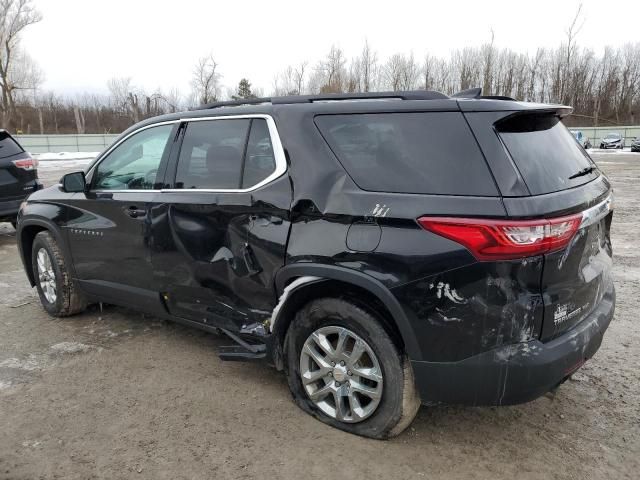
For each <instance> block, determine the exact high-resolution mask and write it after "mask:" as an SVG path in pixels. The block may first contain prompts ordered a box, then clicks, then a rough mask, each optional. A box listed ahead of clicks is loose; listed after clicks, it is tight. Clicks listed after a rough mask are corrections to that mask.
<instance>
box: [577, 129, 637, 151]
mask: <svg viewBox="0 0 640 480" xmlns="http://www.w3.org/2000/svg"><path fill="white" fill-rule="evenodd" d="M569 130H572V131H580V132H582V135H583V136H584V137H588V138H589V141H590V142H591V145H592V146H593V148H598V147H599V146H600V142H601V141H602V139H603V138H604V136H605V135H606V134H607V133H619V134H620V135H621V136H622V138H623V139H624V146H625V147H630V146H631V140H633V139H634V138H638V137H640V126H622V127H570V128H569Z"/></svg>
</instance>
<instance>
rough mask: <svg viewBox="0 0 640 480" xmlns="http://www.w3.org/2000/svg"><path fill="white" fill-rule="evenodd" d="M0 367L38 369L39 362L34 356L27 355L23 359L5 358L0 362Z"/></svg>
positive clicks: (29, 370)
mask: <svg viewBox="0 0 640 480" xmlns="http://www.w3.org/2000/svg"><path fill="white" fill-rule="evenodd" d="M0 368H15V369H16V370H26V371H28V372H31V371H33V370H38V369H39V368H40V363H39V362H38V360H37V359H36V358H35V357H34V356H32V355H29V358H26V359H24V360H20V359H19V358H15V357H13V358H7V359H6V360H3V361H2V362H0Z"/></svg>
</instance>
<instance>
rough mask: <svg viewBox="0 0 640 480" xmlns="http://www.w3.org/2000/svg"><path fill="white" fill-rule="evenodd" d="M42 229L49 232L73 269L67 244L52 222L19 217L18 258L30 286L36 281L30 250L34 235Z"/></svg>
mask: <svg viewBox="0 0 640 480" xmlns="http://www.w3.org/2000/svg"><path fill="white" fill-rule="evenodd" d="M44 231H47V232H49V233H50V234H51V235H52V236H53V238H54V239H55V241H56V242H57V244H58V246H59V247H60V250H62V252H63V255H64V256H65V258H66V259H67V260H68V265H69V268H70V269H73V262H70V261H69V260H70V259H71V257H70V256H69V252H68V250H67V245H66V244H65V242H64V239H63V237H62V232H60V230H59V228H58V227H57V226H56V225H55V224H54V223H53V222H51V221H49V220H46V219H40V218H26V219H21V220H20V223H19V224H18V234H17V237H18V238H17V240H18V246H19V250H20V258H21V260H22V264H23V265H24V269H25V272H26V274H27V278H28V279H29V283H30V285H31V286H32V287H34V286H35V285H36V281H35V277H34V276H33V268H31V262H32V258H31V257H32V251H31V250H32V247H33V241H34V240H35V238H36V235H37V234H38V233H40V232H44ZM72 271H73V270H72Z"/></svg>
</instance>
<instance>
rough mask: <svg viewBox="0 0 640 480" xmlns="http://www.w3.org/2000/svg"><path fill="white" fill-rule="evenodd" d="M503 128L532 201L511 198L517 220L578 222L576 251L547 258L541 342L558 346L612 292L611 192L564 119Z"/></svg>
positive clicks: (530, 119)
mask: <svg viewBox="0 0 640 480" xmlns="http://www.w3.org/2000/svg"><path fill="white" fill-rule="evenodd" d="M495 128H496V131H497V132H498V135H499V137H500V139H501V141H502V143H503V145H504V147H505V149H506V151H507V152H508V154H509V156H510V157H511V159H512V161H513V164H514V165H515V166H516V168H517V170H518V171H519V174H520V175H521V176H522V179H523V180H524V182H525V183H526V186H527V188H528V190H529V192H530V194H531V195H530V197H528V198H520V199H505V206H506V207H507V210H508V211H509V213H510V214H514V212H517V213H520V214H522V213H523V212H529V213H531V214H532V215H534V216H536V217H543V218H554V217H559V216H562V217H567V218H575V219H576V223H575V228H577V231H576V232H575V234H574V235H573V236H572V238H571V240H570V241H569V243H568V245H567V246H566V247H564V248H562V249H561V250H558V251H552V252H550V253H546V254H545V256H544V259H545V260H544V267H543V272H542V278H541V289H542V297H543V302H544V320H543V325H542V330H541V332H540V338H541V339H542V340H550V339H552V338H554V337H556V336H558V335H560V334H561V333H563V332H565V331H567V330H569V329H570V328H571V327H573V326H575V325H576V324H578V323H579V322H581V321H582V320H584V319H585V318H586V317H587V316H588V315H589V314H590V313H591V312H592V311H593V309H594V308H595V307H596V306H597V305H598V303H599V302H600V301H601V300H602V298H603V296H604V295H605V294H606V293H607V292H608V291H610V289H611V268H612V255H613V254H612V248H611V237H610V228H611V218H612V215H613V210H612V197H611V189H610V187H609V183H608V181H607V180H606V177H604V175H603V174H602V173H601V172H600V171H599V170H598V168H597V166H596V165H595V163H594V162H593V161H592V160H591V158H590V157H589V155H588V154H587V153H586V152H585V151H584V149H583V148H582V147H581V146H580V145H579V144H578V143H577V142H576V141H575V139H574V137H573V136H572V135H571V133H570V132H569V131H568V130H567V129H566V128H565V127H564V125H563V124H562V122H561V119H560V117H559V116H558V115H556V114H553V113H548V112H547V113H532V112H528V113H522V114H516V115H511V116H508V117H507V118H505V119H503V120H501V121H499V122H497V123H496V124H495ZM524 205H526V207H524ZM517 213H516V214H517Z"/></svg>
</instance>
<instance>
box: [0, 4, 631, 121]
mask: <svg viewBox="0 0 640 480" xmlns="http://www.w3.org/2000/svg"><path fill="white" fill-rule="evenodd" d="M41 19H42V17H41V15H40V14H39V12H38V11H37V10H36V9H35V8H34V7H33V6H32V3H31V0H0V45H2V47H0V91H1V94H2V98H1V100H2V101H1V103H0V128H7V129H11V130H13V131H19V132H22V133H119V132H121V131H123V130H124V129H126V128H127V127H128V126H130V125H132V124H133V123H136V122H138V121H140V120H142V119H145V118H148V117H152V116H156V115H160V114H163V113H171V112H176V111H180V110H185V109H188V108H193V107H196V106H197V105H202V104H207V103H210V102H215V101H218V100H226V99H244V98H255V97H262V96H264V89H263V88H255V87H253V86H252V85H251V82H250V81H249V79H247V78H243V79H241V80H240V82H239V84H238V85H237V86H236V87H235V88H230V87H228V86H225V84H224V83H223V78H224V77H223V70H222V68H221V66H220V64H219V63H218V62H217V61H216V59H215V56H214V55H213V54H209V55H207V56H205V57H202V58H200V59H199V60H198V61H197V63H196V65H195V66H194V68H193V71H192V72H191V75H190V79H191V90H190V91H189V92H187V93H184V92H180V91H178V90H177V89H171V90H168V91H161V90H157V91H147V90H145V89H144V88H142V87H140V86H136V84H135V82H134V81H133V79H131V78H112V79H110V80H108V82H107V85H106V86H107V90H108V92H109V93H108V94H104V95H97V94H77V95H75V96H73V97H70V96H62V95H59V94H56V93H55V92H52V91H43V89H42V88H41V85H42V83H43V79H44V75H43V73H42V72H41V71H40V69H39V67H38V66H37V63H36V62H34V61H33V59H31V58H30V57H29V56H28V54H27V53H26V52H25V51H24V49H22V48H21V45H20V33H21V32H22V31H23V30H24V29H25V28H27V27H28V26H29V25H32V24H34V23H37V22H39V21H40V20H41ZM583 23H584V19H583V18H582V16H581V9H580V8H579V9H578V11H577V13H576V15H575V17H574V18H573V19H572V21H571V22H570V23H569V25H568V27H567V29H566V31H565V32H564V33H565V37H564V40H563V42H562V43H561V44H560V45H559V46H558V47H556V48H538V49H537V50H536V51H535V52H534V53H520V52H516V51H513V50H511V49H509V48H501V47H498V46H496V44H495V38H494V35H493V32H491V35H490V37H489V39H488V41H486V42H484V43H482V44H480V45H479V46H471V47H466V48H462V49H456V50H453V51H452V52H451V54H450V55H449V56H447V57H437V56H434V55H432V54H430V53H428V52H426V53H424V54H422V55H420V56H419V55H417V54H415V53H414V52H409V53H407V52H398V53H396V54H393V55H391V56H389V57H387V58H382V57H381V56H380V55H379V54H378V52H377V51H376V49H375V48H374V47H373V46H372V45H370V44H369V42H367V41H365V42H364V45H363V46H362V49H361V50H360V51H359V52H356V54H355V55H353V54H348V53H347V52H345V51H344V50H343V49H342V48H340V47H339V46H337V45H333V46H331V47H330V48H329V50H328V52H327V53H326V55H325V56H324V57H323V58H321V59H319V60H317V61H315V62H310V61H305V62H301V63H298V64H296V65H290V66H288V67H286V68H285V69H283V70H282V71H280V72H277V73H276V74H275V75H274V77H273V82H272V85H270V86H269V88H268V91H269V95H273V96H276V95H301V94H316V93H342V92H346V93H350V92H373V91H385V90H390V91H402V90H415V89H427V90H438V91H440V92H443V93H445V94H453V93H455V92H457V91H460V90H465V89H467V88H472V87H482V89H483V94H484V95H499V96H506V97H512V98H515V99H517V100H524V101H533V102H546V103H561V104H566V105H571V106H573V107H574V113H573V115H572V116H571V117H570V118H569V119H568V120H567V123H569V124H570V125H582V126H592V125H593V126H606V125H611V126H613V125H625V124H627V125H628V124H636V123H638V122H639V121H640V118H638V117H640V114H639V112H640V43H629V44H626V45H623V46H620V47H606V48H605V49H604V51H603V52H602V54H599V55H598V54H596V53H595V52H594V51H593V50H590V49H588V48H583V47H581V46H580V45H579V44H578V42H577V37H578V34H579V32H580V28H581V26H582V24H583ZM185 75H189V73H188V72H185Z"/></svg>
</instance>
